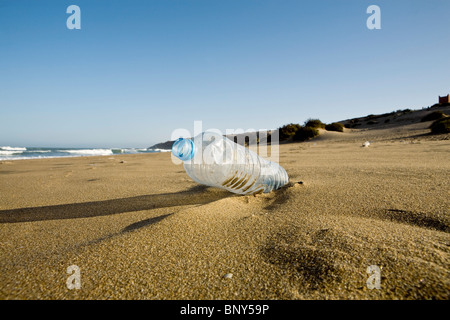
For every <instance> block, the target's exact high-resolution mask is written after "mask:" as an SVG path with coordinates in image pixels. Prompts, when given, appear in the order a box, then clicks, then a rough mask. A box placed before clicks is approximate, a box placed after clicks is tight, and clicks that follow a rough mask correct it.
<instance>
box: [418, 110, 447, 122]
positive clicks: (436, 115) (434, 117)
mask: <svg viewBox="0 0 450 320" xmlns="http://www.w3.org/2000/svg"><path fill="white" fill-rule="evenodd" d="M445 117H447V115H446V114H445V113H443V112H442V111H433V112H431V113H429V114H427V115H426V116H425V117H423V118H422V120H420V121H421V122H425V121H431V120H438V119H442V118H445Z"/></svg>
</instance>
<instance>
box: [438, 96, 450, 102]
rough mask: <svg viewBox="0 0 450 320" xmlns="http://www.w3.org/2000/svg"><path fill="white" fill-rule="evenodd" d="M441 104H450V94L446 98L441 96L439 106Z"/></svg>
mask: <svg viewBox="0 0 450 320" xmlns="http://www.w3.org/2000/svg"><path fill="white" fill-rule="evenodd" d="M441 103H450V94H448V95H446V96H444V97H441V96H439V104H441Z"/></svg>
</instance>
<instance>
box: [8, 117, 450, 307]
mask: <svg viewBox="0 0 450 320" xmlns="http://www.w3.org/2000/svg"><path fill="white" fill-rule="evenodd" d="M428 125H429V124H428ZM426 127H427V123H418V122H414V123H410V124H406V125H403V126H400V127H399V126H393V127H380V128H379V129H377V130H366V129H364V128H363V129H351V130H346V132H345V133H334V132H324V133H322V134H321V136H319V138H317V139H315V140H311V141H309V142H307V143H292V144H284V145H281V146H280V164H281V165H282V166H283V167H284V168H285V169H286V170H287V172H288V174H289V177H290V180H291V183H290V185H289V186H286V187H284V188H282V189H281V190H278V191H276V192H272V193H269V194H262V195H258V196H237V195H234V194H231V193H228V192H226V191H223V190H220V189H215V188H209V187H204V186H201V185H198V184H196V183H194V182H193V181H192V180H191V179H190V178H189V177H188V176H187V175H186V173H185V172H184V170H183V168H182V167H181V166H175V165H174V164H172V162H171V160H170V154H167V153H161V154H144V155H121V156H114V157H110V156H109V157H108V156H104V157H84V158H68V159H42V160H20V161H9V162H8V161H3V162H2V163H1V164H0V194H1V197H0V241H1V244H2V245H1V247H0V257H1V259H0V271H1V272H0V284H1V285H0V298H2V299H448V298H449V292H450V282H449V277H448V272H449V251H450V250H449V244H450V237H449V225H450V221H449V211H448V208H449V207H450V203H449V202H450V201H449V199H450V198H449V190H450V188H449V187H450V179H449V178H450V170H449V169H450V163H449V161H448V159H449V158H450V141H449V140H448V138H449V137H448V135H439V136H429V135H427V132H428V131H427V129H426ZM366 140H370V141H371V145H370V147H368V148H363V147H361V145H362V143H363V142H364V141H366ZM123 160H125V162H123ZM298 181H302V182H303V183H302V184H298V183H296V182H298ZM70 265H77V266H78V267H79V268H80V273H81V289H79V290H69V289H68V288H67V286H66V279H67V278H68V276H69V275H68V274H67V273H66V269H67V267H68V266H70ZM371 265H377V266H379V267H380V268H381V284H380V289H369V288H368V286H367V284H366V281H367V279H368V277H369V276H370V274H368V273H367V267H368V266H371ZM229 273H231V274H232V277H231V278H225V277H224V275H225V274H229Z"/></svg>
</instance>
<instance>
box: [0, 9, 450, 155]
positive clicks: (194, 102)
mask: <svg viewBox="0 0 450 320" xmlns="http://www.w3.org/2000/svg"><path fill="white" fill-rule="evenodd" d="M71 4H76V5H78V6H79V7H80V9H81V30H69V29H67V27H66V20H67V18H68V17H69V14H67V13H66V9H67V7H68V6H69V5H71ZM372 4H375V5H378V6H379V7H380V9H381V27H382V29H381V30H369V29H368V28H367V27H366V20H367V18H368V17H369V14H367V13H366V9H367V7H368V6H369V5H372ZM449 17H450V1H448V0H422V1H414V0H388V1H378V0H373V1H365V0H330V1H323V0H316V1H300V0H292V1H290V0H273V1H272V0H146V1H133V0H130V1H113V0H88V1H77V0H72V1H63V0H58V1H44V0H39V1H35V0H34V1H22V0H0V146H1V145H10V146H48V147H51V146H55V147H61V146H67V147H127V146H129V147H147V146H150V145H152V144H154V143H157V142H161V141H165V140H168V139H169V138H170V135H171V133H172V131H173V130H174V129H176V128H186V129H188V130H190V131H191V132H193V122H194V120H202V121H203V129H208V128H217V129H220V130H222V131H223V132H224V131H225V129H227V128H228V129H233V128H242V129H250V128H253V129H270V128H276V127H279V126H281V125H283V124H286V123H290V122H294V123H303V122H304V121H305V120H306V119H307V118H310V117H314V118H319V119H321V120H322V121H323V122H332V121H338V120H343V119H347V118H352V117H357V116H363V115H367V114H377V113H384V112H390V111H393V110H397V109H404V108H411V109H418V108H421V107H424V106H429V105H432V104H434V103H436V102H437V97H438V95H446V94H447V93H450V23H449Z"/></svg>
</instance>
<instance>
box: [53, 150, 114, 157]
mask: <svg viewBox="0 0 450 320" xmlns="http://www.w3.org/2000/svg"><path fill="white" fill-rule="evenodd" d="M58 151H59V152H66V153H70V154H79V155H95V156H108V155H112V154H113V152H112V150H111V149H78V150H73V149H72V150H58Z"/></svg>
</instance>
